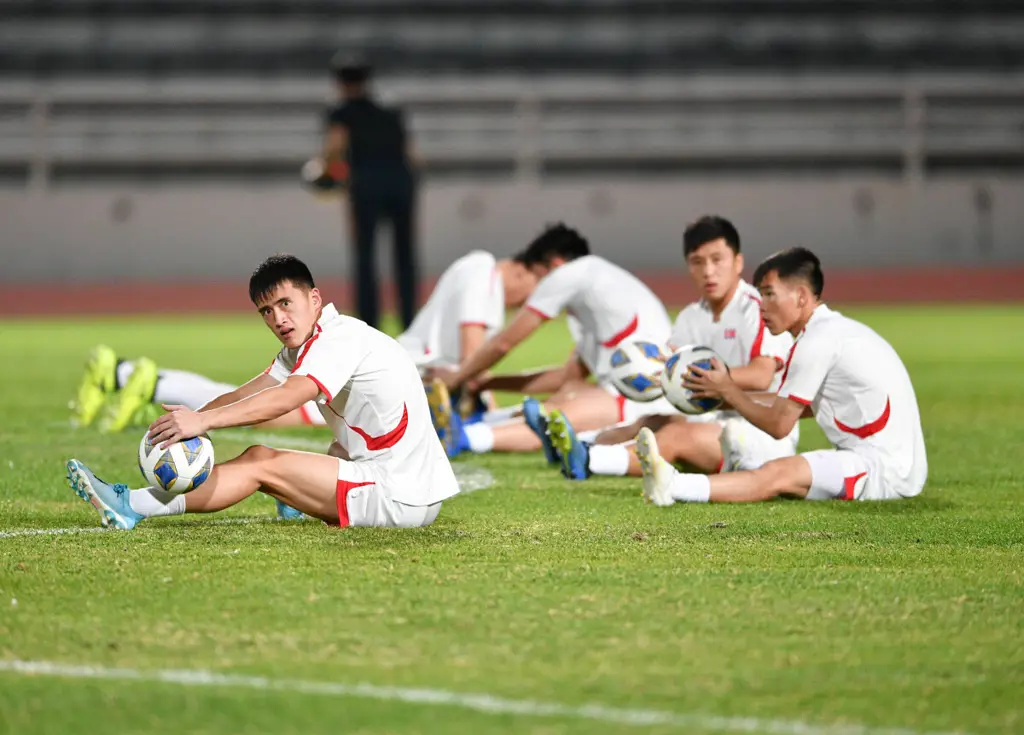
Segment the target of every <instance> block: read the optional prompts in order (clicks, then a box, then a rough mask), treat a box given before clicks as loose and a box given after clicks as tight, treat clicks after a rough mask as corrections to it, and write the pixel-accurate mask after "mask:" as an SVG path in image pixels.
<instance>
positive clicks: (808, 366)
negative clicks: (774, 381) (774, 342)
mask: <svg viewBox="0 0 1024 735" xmlns="http://www.w3.org/2000/svg"><path fill="white" fill-rule="evenodd" d="M835 360H836V345H835V343H834V342H833V341H832V340H830V339H828V338H826V337H824V336H811V337H804V338H801V339H799V340H797V341H796V342H795V343H794V344H793V347H792V349H791V350H790V351H789V358H788V360H787V362H786V367H785V370H784V372H783V374H782V384H781V385H780V386H779V397H780V398H789V399H790V400H793V401H796V402H797V403H802V404H803V405H805V406H809V405H810V404H811V402H812V401H813V400H814V399H815V398H816V397H817V395H818V392H819V391H820V390H821V386H822V384H824V382H825V376H826V375H828V372H829V370H831V369H832V366H833V364H834V363H835Z"/></svg>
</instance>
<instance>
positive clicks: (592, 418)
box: [464, 384, 619, 452]
mask: <svg viewBox="0 0 1024 735" xmlns="http://www.w3.org/2000/svg"><path fill="white" fill-rule="evenodd" d="M544 408H545V410H547V411H551V410H553V409H555V408H558V410H560V411H561V412H562V413H563V414H565V415H566V416H568V417H569V419H570V420H571V421H572V422H573V424H574V425H576V426H579V427H580V428H581V429H582V430H585V431H586V430H592V429H599V428H601V427H602V426H608V425H609V424H611V423H614V422H615V421H616V420H617V419H618V417H619V404H618V402H617V401H616V400H615V399H614V398H613V397H612V396H611V395H609V394H608V392H607V391H605V390H603V389H602V388H599V387H597V386H595V385H591V384H580V385H579V386H578V388H577V389H576V390H574V391H573V393H572V398H571V399H569V398H568V396H567V395H563V396H562V400H561V401H559V402H555V403H554V404H552V403H551V402H550V401H544ZM464 431H465V434H466V437H467V443H468V444H469V449H470V450H471V451H474V452H486V451H492V452H535V451H537V450H539V449H541V448H542V445H541V440H540V438H538V436H537V434H536V433H535V432H534V430H533V429H531V428H530V427H529V426H528V425H527V423H526V422H525V421H524V420H523V419H514V420H511V421H508V422H506V423H504V424H497V425H494V426H487V425H479V424H478V425H474V426H467V427H465V428H464Z"/></svg>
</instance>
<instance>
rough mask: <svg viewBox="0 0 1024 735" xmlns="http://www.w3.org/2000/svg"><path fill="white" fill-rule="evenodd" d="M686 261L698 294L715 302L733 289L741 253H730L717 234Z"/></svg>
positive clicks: (739, 271)
mask: <svg viewBox="0 0 1024 735" xmlns="http://www.w3.org/2000/svg"><path fill="white" fill-rule="evenodd" d="M686 265H687V267H688V268H689V269H690V277H691V278H692V279H693V283H694V285H695V286H696V287H697V290H698V291H700V293H701V296H703V297H704V298H705V299H707V300H708V301H710V302H712V303H719V302H721V301H723V300H724V299H726V298H728V297H729V296H730V295H731V294H732V293H733V292H734V291H735V290H736V286H737V284H739V281H740V274H741V273H742V272H743V256H742V255H740V254H738V253H734V252H733V251H732V248H730V247H729V244H728V243H726V241H725V240H724V239H723V238H718V239H717V240H711V241H710V242H706V243H704V244H703V245H701V246H700V247H699V248H697V249H696V250H694V251H693V252H692V253H690V254H689V255H688V256H687V257H686Z"/></svg>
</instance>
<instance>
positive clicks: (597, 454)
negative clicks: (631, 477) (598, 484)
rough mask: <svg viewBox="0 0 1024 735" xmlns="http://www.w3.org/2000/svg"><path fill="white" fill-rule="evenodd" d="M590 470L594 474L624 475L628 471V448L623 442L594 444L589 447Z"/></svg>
mask: <svg viewBox="0 0 1024 735" xmlns="http://www.w3.org/2000/svg"><path fill="white" fill-rule="evenodd" d="M590 471H591V473H593V474H595V475H614V476H615V477H624V476H625V474H626V473H627V472H629V450H628V449H626V445H625V444H603V445H602V444H594V445H592V446H591V447H590Z"/></svg>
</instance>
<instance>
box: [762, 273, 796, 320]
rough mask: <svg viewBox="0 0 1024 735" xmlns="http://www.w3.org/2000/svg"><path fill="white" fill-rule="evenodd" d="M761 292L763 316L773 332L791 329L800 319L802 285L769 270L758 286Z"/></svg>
mask: <svg viewBox="0 0 1024 735" xmlns="http://www.w3.org/2000/svg"><path fill="white" fill-rule="evenodd" d="M757 290H758V291H760V292H761V318H763V319H764V325H765V326H766V327H767V328H768V331H769V332H771V333H772V334H782V333H783V332H787V331H789V330H790V329H791V328H792V327H793V325H794V324H796V323H797V322H799V321H800V316H801V314H802V310H801V308H800V287H799V285H794V284H793V283H790V282H787V281H783V280H782V279H780V278H779V274H778V273H776V272H775V271H769V272H768V274H767V275H765V277H764V278H763V279H762V280H761V284H760V285H759V286H758V289H757Z"/></svg>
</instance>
